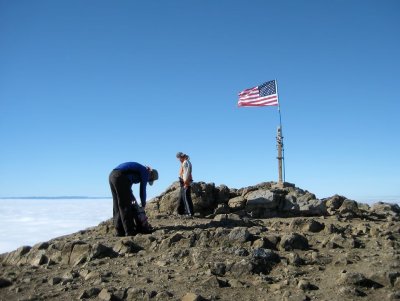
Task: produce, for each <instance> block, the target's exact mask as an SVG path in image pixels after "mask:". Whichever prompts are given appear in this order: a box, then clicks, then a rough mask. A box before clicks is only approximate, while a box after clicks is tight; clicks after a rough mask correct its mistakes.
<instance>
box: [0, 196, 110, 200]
mask: <svg viewBox="0 0 400 301" xmlns="http://www.w3.org/2000/svg"><path fill="white" fill-rule="evenodd" d="M110 198H111V196H83V195H70V196H5V197H0V199H1V200H6V199H26V200H28V199H32V200H33V199H110Z"/></svg>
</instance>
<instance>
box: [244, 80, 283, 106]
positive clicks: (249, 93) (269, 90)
mask: <svg viewBox="0 0 400 301" xmlns="http://www.w3.org/2000/svg"><path fill="white" fill-rule="evenodd" d="M277 105H278V93H277V91H276V81H275V80H271V81H269V82H265V83H263V84H261V85H259V86H257V87H253V88H249V89H246V90H243V91H242V92H240V93H239V101H238V106H239V107H263V106H277Z"/></svg>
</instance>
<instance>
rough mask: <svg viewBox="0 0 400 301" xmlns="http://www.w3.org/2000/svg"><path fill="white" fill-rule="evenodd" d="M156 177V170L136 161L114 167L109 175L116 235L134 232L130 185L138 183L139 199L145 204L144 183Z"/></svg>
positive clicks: (151, 182)
mask: <svg viewBox="0 0 400 301" xmlns="http://www.w3.org/2000/svg"><path fill="white" fill-rule="evenodd" d="M157 179H158V172H157V170H155V169H151V168H150V167H148V166H143V165H141V164H139V163H136V162H126V163H122V164H120V165H118V166H117V167H116V168H114V169H113V170H112V171H111V173H110V176H109V182H110V188H111V192H112V196H113V220H114V227H115V231H116V235H117V236H131V235H134V234H135V224H134V221H133V219H134V207H133V204H132V202H133V201H134V200H135V197H134V195H133V192H132V185H133V184H138V183H140V201H141V203H142V208H144V207H145V206H146V185H147V183H149V184H150V185H153V182H154V181H155V180H157Z"/></svg>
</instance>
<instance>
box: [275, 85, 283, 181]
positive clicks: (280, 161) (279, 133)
mask: <svg viewBox="0 0 400 301" xmlns="http://www.w3.org/2000/svg"><path fill="white" fill-rule="evenodd" d="M275 87H276V95H278V112H279V127H278V130H277V136H276V144H277V148H278V157H277V159H278V184H279V185H280V186H282V187H283V183H284V182H285V151H284V148H283V135H282V133H283V132H282V116H281V105H280V101H279V94H278V81H277V80H276V79H275ZM282 166H283V180H282Z"/></svg>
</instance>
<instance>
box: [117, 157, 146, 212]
mask: <svg viewBox="0 0 400 301" xmlns="http://www.w3.org/2000/svg"><path fill="white" fill-rule="evenodd" d="M114 170H121V171H124V172H125V175H126V176H127V177H128V179H129V181H130V184H131V186H132V185H133V184H137V183H140V201H141V203H142V207H145V206H146V185H147V182H148V181H149V176H150V173H149V171H148V170H147V167H146V166H143V165H141V164H139V163H136V162H126V163H122V164H120V165H118V166H117V167H116V168H114Z"/></svg>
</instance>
